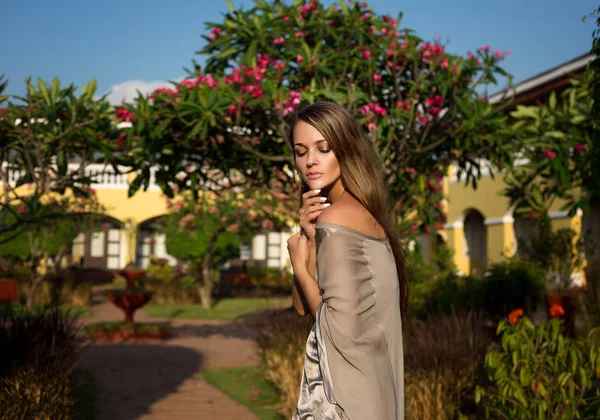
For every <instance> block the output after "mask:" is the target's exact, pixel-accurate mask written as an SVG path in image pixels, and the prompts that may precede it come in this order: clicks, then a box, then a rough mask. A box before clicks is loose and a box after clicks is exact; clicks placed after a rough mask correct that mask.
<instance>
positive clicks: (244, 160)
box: [122, 0, 508, 234]
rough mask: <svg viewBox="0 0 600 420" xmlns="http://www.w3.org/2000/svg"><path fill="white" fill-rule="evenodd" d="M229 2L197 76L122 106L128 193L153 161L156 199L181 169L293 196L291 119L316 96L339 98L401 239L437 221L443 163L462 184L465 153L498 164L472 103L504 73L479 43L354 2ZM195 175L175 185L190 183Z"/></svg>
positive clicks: (487, 115) (486, 121) (495, 145)
mask: <svg viewBox="0 0 600 420" xmlns="http://www.w3.org/2000/svg"><path fill="white" fill-rule="evenodd" d="M228 5H229V8H230V11H229V13H227V14H226V15H225V16H224V18H223V20H222V21H221V22H213V23H208V24H207V27H208V29H209V33H208V34H207V35H206V40H207V45H206V46H205V48H204V49H203V50H202V51H201V52H200V54H202V55H204V56H205V62H206V66H205V68H204V69H203V70H202V69H201V67H200V66H199V65H198V64H197V63H195V62H194V70H193V71H191V72H190V76H189V77H188V78H187V79H185V80H182V81H180V82H176V83H174V86H173V88H166V89H161V90H158V91H157V92H155V93H154V94H153V95H151V96H150V97H143V96H140V97H139V98H137V100H136V101H135V103H133V104H129V105H124V107H123V111H122V112H123V114H122V118H125V119H128V120H130V121H132V122H133V126H132V128H131V129H130V131H129V134H128V141H127V142H126V144H125V146H124V147H127V148H129V152H130V153H131V156H132V157H134V159H136V160H137V162H138V166H139V171H138V174H139V177H138V180H137V181H136V185H135V186H134V188H136V187H145V186H147V185H148V182H149V174H150V166H152V165H155V166H157V167H158V168H159V169H158V171H157V173H156V179H157V180H158V182H159V183H160V185H161V186H162V187H163V190H165V191H166V192H167V193H169V191H170V186H169V182H170V180H172V179H173V176H174V174H176V173H178V172H179V171H181V168H182V167H183V165H185V164H188V163H194V164H197V165H199V166H203V165H205V166H206V167H210V168H218V169H220V170H222V171H223V172H224V173H226V172H227V171H230V170H232V169H235V170H238V171H239V173H241V174H243V182H244V183H245V184H246V185H257V184H259V185H264V184H269V185H270V186H271V188H274V189H273V191H278V192H280V193H282V194H287V195H288V196H289V197H294V196H295V195H294V194H293V193H294V191H296V187H295V184H294V182H293V180H292V169H293V153H292V148H291V146H290V142H289V140H290V139H289V136H288V131H289V119H290V114H291V113H292V112H294V111H295V110H296V109H298V107H300V106H303V105H305V104H309V103H313V102H315V101H318V100H332V101H336V102H338V103H340V104H342V105H343V106H345V107H346V108H347V109H348V110H349V111H350V112H351V113H352V114H353V115H354V116H355V117H356V118H357V119H358V120H359V121H360V124H361V125H362V126H363V128H364V130H365V131H366V132H368V134H369V139H370V140H371V142H372V145H373V148H374V149H375V150H376V152H377V153H378V155H379V156H380V158H381V160H382V162H383V164H384V168H385V175H386V179H387V180H388V185H389V188H390V190H391V193H392V196H393V198H394V203H395V205H394V211H395V213H396V215H397V216H398V220H399V229H400V230H401V231H402V233H404V234H411V233H415V231H425V232H429V231H430V230H432V229H434V228H435V227H440V226H441V225H442V224H443V223H444V221H445V214H444V212H443V206H442V205H441V202H442V198H443V197H442V184H441V182H442V178H443V176H444V175H445V174H446V173H447V170H448V167H449V165H450V164H452V163H454V164H456V165H457V166H458V167H459V169H460V171H462V172H464V173H466V179H467V182H468V183H472V184H473V186H475V185H476V182H477V179H478V177H479V174H480V171H481V168H480V166H479V165H480V164H479V163H478V162H480V161H481V160H480V159H478V158H481V157H484V158H488V159H489V161H491V162H494V164H497V165H502V164H503V162H504V161H505V160H507V159H508V156H507V155H506V151H505V149H504V148H503V140H504V138H505V137H504V136H505V134H506V133H505V131H506V124H505V117H504V115H503V114H502V113H501V112H499V111H496V110H494V109H493V108H492V107H491V106H490V105H489V104H488V103H487V101H486V97H485V95H486V94H485V93H486V89H487V86H488V85H490V84H495V83H496V82H497V78H498V77H501V76H506V73H505V72H504V70H503V69H502V68H501V67H500V62H501V61H502V60H503V59H504V58H505V56H506V55H508V52H505V51H501V50H498V49H491V48H490V47H489V46H487V45H486V46H483V47H480V48H476V49H474V50H473V51H472V52H467V53H466V56H459V55H455V54H451V53H449V52H448V51H447V50H446V48H445V45H443V44H442V43H440V42H439V41H435V40H434V41H425V40H422V39H420V38H419V37H418V36H416V35H415V34H414V32H413V31H411V30H410V29H408V28H403V27H401V26H400V17H401V16H399V17H397V18H393V17H391V16H387V15H386V16H382V15H378V14H377V13H376V12H375V11H374V10H372V9H371V8H370V7H369V6H368V5H367V4H366V3H355V2H351V3H350V4H349V5H347V4H345V3H344V2H340V3H339V4H337V5H332V6H329V7H326V6H325V5H324V4H322V3H320V2H318V1H317V0H311V1H309V2H304V1H295V2H293V3H292V4H285V3H283V2H267V1H263V0H256V1H255V4H254V7H252V8H251V9H250V10H247V11H246V10H242V9H235V8H234V7H233V6H232V5H231V3H228ZM205 173H206V172H202V171H195V172H193V173H190V174H188V176H187V177H186V179H185V180H184V182H183V184H180V186H185V187H187V188H191V189H194V188H196V187H197V186H198V185H200V184H201V183H202V182H203V181H205ZM272 180H279V181H281V184H282V185H283V188H282V189H276V188H275V187H274V186H273V182H272ZM184 184H185V185H184ZM294 207H295V206H291V208H294ZM296 208H297V207H296Z"/></svg>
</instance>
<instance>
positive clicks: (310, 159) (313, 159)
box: [306, 151, 318, 166]
mask: <svg viewBox="0 0 600 420" xmlns="http://www.w3.org/2000/svg"><path fill="white" fill-rule="evenodd" d="M317 163H318V162H317V156H316V153H314V152H312V151H309V152H308V154H307V155H306V164H307V165H308V166H313V165H316V164H317Z"/></svg>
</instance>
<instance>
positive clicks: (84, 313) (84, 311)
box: [0, 303, 92, 317]
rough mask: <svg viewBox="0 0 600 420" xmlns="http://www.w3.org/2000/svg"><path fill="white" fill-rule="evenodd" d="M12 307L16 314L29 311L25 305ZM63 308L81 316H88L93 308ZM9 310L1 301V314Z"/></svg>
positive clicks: (40, 307) (36, 308) (37, 307)
mask: <svg viewBox="0 0 600 420" xmlns="http://www.w3.org/2000/svg"><path fill="white" fill-rule="evenodd" d="M12 307H13V311H14V312H15V313H16V314H19V315H20V314H23V313H25V312H27V307H26V306H25V305H21V304H15V305H12ZM43 308H44V307H43V306H35V307H34V308H33V310H34V311H36V310H42V309H43ZM61 309H62V310H63V311H65V312H69V313H77V314H78V315H79V316H80V317H87V316H91V315H92V308H91V307H89V306H77V305H61ZM7 310H8V305H7V304H1V303H0V316H4V314H5V313H6V311H7Z"/></svg>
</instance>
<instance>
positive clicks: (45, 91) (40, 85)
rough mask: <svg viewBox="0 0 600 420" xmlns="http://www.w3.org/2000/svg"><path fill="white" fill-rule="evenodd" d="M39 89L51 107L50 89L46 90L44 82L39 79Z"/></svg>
mask: <svg viewBox="0 0 600 420" xmlns="http://www.w3.org/2000/svg"><path fill="white" fill-rule="evenodd" d="M38 89H39V90H40V92H41V94H42V96H43V97H44V100H45V101H46V105H51V104H52V102H51V101H50V95H49V94H48V89H47V88H46V84H45V83H44V81H43V80H42V79H41V78H39V77H38Z"/></svg>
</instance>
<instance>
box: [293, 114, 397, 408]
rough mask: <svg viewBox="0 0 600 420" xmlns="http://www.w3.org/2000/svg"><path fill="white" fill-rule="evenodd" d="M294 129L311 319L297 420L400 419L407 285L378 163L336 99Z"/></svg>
mask: <svg viewBox="0 0 600 420" xmlns="http://www.w3.org/2000/svg"><path fill="white" fill-rule="evenodd" d="M291 129H292V131H291V139H292V142H293V146H294V157H295V164H296V169H297V171H298V173H299V175H300V179H301V183H302V192H303V194H302V201H303V205H302V208H301V209H300V222H301V226H302V231H301V232H300V233H298V234H296V235H294V236H292V237H291V238H290V239H289V240H288V250H289V253H290V259H291V261H292V266H293V269H294V285H293V293H292V296H293V300H294V307H295V308H296V310H297V311H298V313H300V314H301V315H304V314H308V313H310V314H311V315H312V316H313V317H314V319H315V324H314V325H313V328H312V330H311V332H310V335H309V337H308V340H307V343H306V358H305V361H304V372H303V376H302V383H301V386H300V398H299V400H298V407H297V411H296V414H295V416H294V419H351V420H390V419H403V418H404V366H403V352H402V323H401V312H402V314H404V313H406V312H405V308H406V305H407V297H408V290H407V284H406V274H405V266H404V257H403V253H402V249H401V246H400V242H399V239H398V236H397V234H396V231H395V223H394V220H393V218H392V216H391V213H390V211H389V206H388V200H387V195H386V188H385V186H384V185H385V184H384V182H383V176H382V174H381V171H379V168H378V164H377V159H376V157H375V154H374V152H373V151H372V149H371V147H370V145H369V141H368V139H367V138H366V137H365V135H364V134H363V133H362V131H361V129H360V127H359V126H358V124H357V123H356V121H354V120H353V118H352V117H351V116H350V114H349V113H348V112H347V111H346V110H345V109H344V108H342V107H341V106H339V105H336V104H333V103H330V102H319V103H316V104H314V105H310V106H308V107H306V108H304V109H303V110H301V111H300V112H299V113H298V114H297V115H296V119H295V121H293V123H292V127H291ZM317 218H318V221H317ZM317 279H318V282H317ZM401 308H402V311H401Z"/></svg>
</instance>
